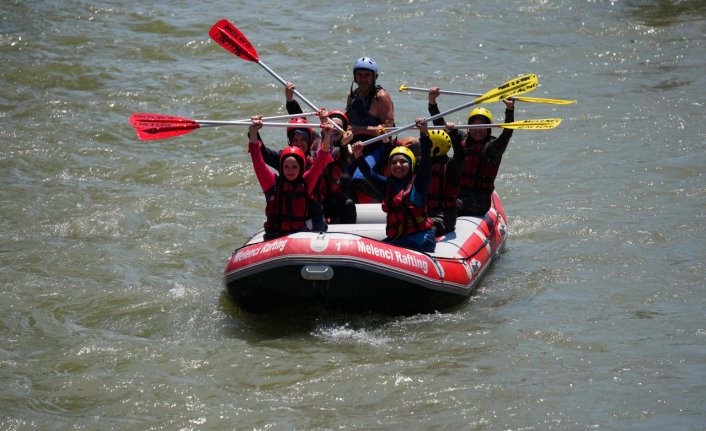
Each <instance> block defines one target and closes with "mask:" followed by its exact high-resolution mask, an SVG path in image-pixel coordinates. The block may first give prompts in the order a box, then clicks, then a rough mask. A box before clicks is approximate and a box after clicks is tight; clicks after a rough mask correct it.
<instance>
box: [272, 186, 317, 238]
mask: <svg viewBox="0 0 706 431" xmlns="http://www.w3.org/2000/svg"><path fill="white" fill-rule="evenodd" d="M265 198H266V199H267V205H266V206H265V216H267V220H266V221H265V233H266V234H267V236H269V237H270V238H273V237H277V236H281V235H284V234H287V233H290V232H298V231H306V230H308V229H307V227H306V223H305V222H306V220H308V218H309V196H307V191H306V183H305V182H304V180H303V179H301V178H300V179H299V180H297V181H295V182H294V183H292V182H289V181H286V180H284V178H283V177H281V176H279V177H277V182H276V183H275V185H274V186H272V188H271V189H270V190H269V191H268V192H267V193H265Z"/></svg>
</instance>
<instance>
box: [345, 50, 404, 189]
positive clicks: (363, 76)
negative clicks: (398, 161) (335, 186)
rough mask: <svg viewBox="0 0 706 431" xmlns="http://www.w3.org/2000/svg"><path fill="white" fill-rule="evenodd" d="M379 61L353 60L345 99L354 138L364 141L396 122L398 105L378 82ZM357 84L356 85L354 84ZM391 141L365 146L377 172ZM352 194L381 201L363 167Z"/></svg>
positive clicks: (368, 159) (363, 58)
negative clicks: (349, 87)
mask: <svg viewBox="0 0 706 431" xmlns="http://www.w3.org/2000/svg"><path fill="white" fill-rule="evenodd" d="M378 72H379V71H378V65H377V63H376V62H375V60H373V59H372V58H370V57H361V58H359V59H358V60H356V61H355V63H353V82H352V83H351V89H350V91H349V92H348V98H347V101H346V115H347V116H348V121H349V123H350V126H351V132H353V138H352V142H355V141H365V140H367V139H370V138H373V137H375V136H378V135H380V134H381V133H384V132H385V128H386V127H394V125H395V108H394V105H393V104H392V97H390V94H389V93H388V92H387V91H385V89H384V88H382V87H381V86H380V85H378V83H377V79H378V77H379V73H378ZM354 84H357V87H356V88H353V86H354ZM390 149H391V148H390V145H388V144H387V143H385V142H382V141H381V142H377V143H373V144H371V145H369V146H366V147H365V150H364V153H363V155H364V157H363V159H361V160H360V162H363V161H364V162H365V163H367V164H368V166H370V168H371V169H373V170H375V171H376V172H377V173H382V171H383V169H382V168H381V167H380V165H381V164H382V165H384V163H380V161H381V160H386V159H387V155H388V154H389V151H390ZM353 185H354V187H353V198H354V199H355V200H356V201H357V202H358V203H369V202H379V201H380V199H381V198H382V196H377V195H376V194H375V190H374V189H371V188H370V187H369V186H368V184H367V182H366V181H365V179H364V177H363V174H362V173H361V172H360V170H356V171H355V172H354V174H353Z"/></svg>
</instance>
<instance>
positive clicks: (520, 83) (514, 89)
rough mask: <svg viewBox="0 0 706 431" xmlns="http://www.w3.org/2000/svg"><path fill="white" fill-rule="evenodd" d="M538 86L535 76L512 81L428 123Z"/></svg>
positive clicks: (375, 139) (395, 131) (379, 136)
mask: <svg viewBox="0 0 706 431" xmlns="http://www.w3.org/2000/svg"><path fill="white" fill-rule="evenodd" d="M538 85H539V83H538V81H537V76H536V75H534V74H528V75H525V76H521V77H519V78H515V79H511V80H509V81H507V82H506V83H504V84H503V85H501V86H499V87H496V88H493V89H492V90H490V91H488V92H487V93H485V94H483V95H482V96H480V97H478V98H477V99H475V100H473V101H471V102H468V103H464V104H463V105H459V106H457V107H455V108H451V109H449V110H448V111H444V112H440V113H438V114H436V115H433V116H431V117H429V118H427V119H426V121H427V122H429V121H434V120H436V119H437V118H441V117H443V116H445V115H448V114H451V113H454V112H456V111H460V110H461V109H464V108H468V107H469V106H473V105H478V104H480V103H489V102H497V101H499V100H503V99H507V98H509V97H512V96H516V95H518V94H524V93H528V92H530V91H532V90H534V89H535V88H537V86H538ZM416 125H417V123H412V124H408V125H406V126H403V127H398V128H397V129H396V130H393V131H391V132H385V133H383V134H382V135H378V136H376V137H374V138H370V139H368V140H367V141H363V145H370V144H372V143H374V142H378V141H381V140H383V139H385V138H387V137H388V136H392V135H394V134H396V133H398V132H401V131H403V130H409V129H411V128H413V127H415V126H416Z"/></svg>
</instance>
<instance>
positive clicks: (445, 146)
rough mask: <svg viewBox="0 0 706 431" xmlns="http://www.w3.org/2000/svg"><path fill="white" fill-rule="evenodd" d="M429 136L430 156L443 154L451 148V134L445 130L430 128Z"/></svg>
mask: <svg viewBox="0 0 706 431" xmlns="http://www.w3.org/2000/svg"><path fill="white" fill-rule="evenodd" d="M429 138H430V139H431V156H432V157H439V156H445V155H446V153H448V152H449V148H451V136H449V134H448V133H446V130H430V131H429Z"/></svg>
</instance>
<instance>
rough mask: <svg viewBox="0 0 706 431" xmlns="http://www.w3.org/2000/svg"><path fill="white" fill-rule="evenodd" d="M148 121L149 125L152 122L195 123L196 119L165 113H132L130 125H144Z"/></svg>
mask: <svg viewBox="0 0 706 431" xmlns="http://www.w3.org/2000/svg"><path fill="white" fill-rule="evenodd" d="M146 123H149V124H148V125H150V124H152V123H189V124H190V123H194V120H190V119H188V118H184V117H177V116H176V115H164V114H148V113H144V112H141V113H136V114H132V115H130V125H131V126H133V127H144V126H145V124H146Z"/></svg>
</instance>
